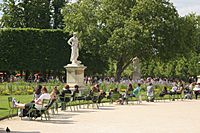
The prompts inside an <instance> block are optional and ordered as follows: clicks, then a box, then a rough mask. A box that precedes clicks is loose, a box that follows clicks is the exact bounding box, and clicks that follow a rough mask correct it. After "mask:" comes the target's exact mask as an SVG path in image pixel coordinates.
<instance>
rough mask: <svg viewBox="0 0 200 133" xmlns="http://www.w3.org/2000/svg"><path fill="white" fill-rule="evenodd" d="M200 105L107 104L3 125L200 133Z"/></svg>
mask: <svg viewBox="0 0 200 133" xmlns="http://www.w3.org/2000/svg"><path fill="white" fill-rule="evenodd" d="M199 110H200V101H199V100H191V101H190V100H184V101H175V102H174V101H173V102H169V101H166V102H157V103H146V102H143V103H142V104H140V105H136V104H135V105H116V104H106V105H104V106H103V107H100V109H80V110H79V111H76V112H71V111H65V112H62V111H59V114H58V115H55V116H54V117H53V118H52V119H51V120H49V121H46V120H43V121H41V120H40V118H38V119H37V120H35V121H29V120H28V119H24V120H20V118H19V117H14V118H13V119H9V120H7V119H6V120H3V121H0V133H4V130H5V128H6V127H9V128H10V129H11V131H13V132H16V133H123V132H124V133H133V132H134V133H199V132H200V128H199V127H200V126H199V125H200V115H199Z"/></svg>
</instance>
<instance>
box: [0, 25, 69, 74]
mask: <svg viewBox="0 0 200 133" xmlns="http://www.w3.org/2000/svg"><path fill="white" fill-rule="evenodd" d="M68 38H69V34H68V33H65V32H63V30H50V29H42V30H41V29H33V28H29V29H22V28H16V29H13V28H12V29H0V62H1V63H0V71H8V70H11V71H12V70H13V71H15V70H22V71H25V70H29V71H47V70H48V71H50V70H63V66H64V65H66V64H68V63H69V58H70V46H69V45H68V44H67V40H68Z"/></svg>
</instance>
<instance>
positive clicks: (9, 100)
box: [8, 97, 18, 119]
mask: <svg viewBox="0 0 200 133" xmlns="http://www.w3.org/2000/svg"><path fill="white" fill-rule="evenodd" d="M8 106H9V116H8V119H9V118H12V116H13V115H14V113H15V112H14V111H15V110H16V111H17V113H18V108H17V107H14V106H13V97H8ZM17 113H16V114H17Z"/></svg>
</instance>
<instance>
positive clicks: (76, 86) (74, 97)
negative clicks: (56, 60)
mask: <svg viewBox="0 0 200 133" xmlns="http://www.w3.org/2000/svg"><path fill="white" fill-rule="evenodd" d="M77 94H79V86H78V85H75V86H74V91H73V92H72V98H73V100H79V99H80V100H81V97H76V95H77Z"/></svg>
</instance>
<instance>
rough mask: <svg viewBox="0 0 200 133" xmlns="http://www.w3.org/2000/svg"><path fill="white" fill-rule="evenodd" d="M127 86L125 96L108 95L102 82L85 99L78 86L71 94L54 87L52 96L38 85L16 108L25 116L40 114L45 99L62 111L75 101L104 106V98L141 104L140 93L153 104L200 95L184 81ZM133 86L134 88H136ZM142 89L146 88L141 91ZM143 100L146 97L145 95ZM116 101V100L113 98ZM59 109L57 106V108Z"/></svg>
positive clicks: (197, 86)
mask: <svg viewBox="0 0 200 133" xmlns="http://www.w3.org/2000/svg"><path fill="white" fill-rule="evenodd" d="M113 80H114V79H112V81H111V82H110V80H106V83H107V84H109V83H115V82H114V81H113ZM103 82H104V83H105V81H103ZM123 83H124V84H127V88H126V90H125V92H121V91H120V88H117V87H116V88H111V89H110V90H109V91H108V92H105V89H102V88H101V87H100V86H101V82H98V81H97V83H95V84H93V85H92V86H91V89H90V91H89V92H88V93H87V94H86V95H81V91H80V90H79V86H78V85H75V86H74V87H73V91H72V90H71V88H70V86H69V85H68V84H65V85H64V87H63V89H62V90H58V87H57V86H55V87H54V88H53V90H51V92H50V93H48V89H47V88H46V87H45V86H41V85H38V86H37V87H36V88H35V91H34V96H33V100H32V101H30V102H29V103H26V104H23V103H19V102H17V100H16V99H13V106H14V107H17V108H21V109H23V111H22V115H24V114H25V113H27V112H28V110H30V108H32V107H35V108H36V109H38V110H40V109H41V108H42V102H43V100H44V99H48V100H49V105H48V106H52V105H53V103H54V101H56V100H57V101H58V102H60V103H61V106H60V107H61V110H65V109H66V103H68V102H70V101H73V100H86V101H89V100H91V101H92V102H95V103H101V101H102V99H103V98H107V99H110V100H111V101H112V102H118V103H119V104H128V101H129V98H132V97H135V98H137V100H138V102H142V98H141V89H143V90H144V91H145V92H146V100H147V101H148V102H154V100H155V98H156V97H164V96H165V95H169V96H171V97H172V100H174V96H175V95H181V96H182V98H185V99H192V97H193V95H194V97H195V99H197V98H198V95H200V83H197V82H192V83H186V82H184V81H181V80H173V81H171V80H167V79H153V78H147V79H145V80H144V79H140V80H137V81H130V80H124V81H122V84H123ZM133 84H134V86H135V84H136V86H135V87H133ZM141 85H143V87H145V88H141ZM157 85H162V87H163V88H162V89H161V91H159V93H158V92H156V90H155V89H156V86H157ZM143 96H144V93H143ZM114 97H115V98H114ZM57 106H58V105H57Z"/></svg>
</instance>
